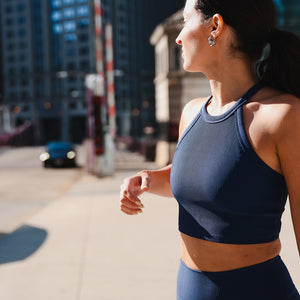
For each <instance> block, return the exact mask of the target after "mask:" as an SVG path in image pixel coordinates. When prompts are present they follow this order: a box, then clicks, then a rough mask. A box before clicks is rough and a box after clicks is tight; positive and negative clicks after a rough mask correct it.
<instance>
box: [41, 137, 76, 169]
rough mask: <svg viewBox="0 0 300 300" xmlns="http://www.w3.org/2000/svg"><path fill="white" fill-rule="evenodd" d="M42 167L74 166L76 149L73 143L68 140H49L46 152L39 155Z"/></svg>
mask: <svg viewBox="0 0 300 300" xmlns="http://www.w3.org/2000/svg"><path fill="white" fill-rule="evenodd" d="M40 160H41V161H42V162H43V163H44V167H50V166H53V167H75V166H76V151H75V148H74V146H73V144H71V143H68V142H50V143H48V144H47V145H46V152H44V153H42V154H41V155H40Z"/></svg>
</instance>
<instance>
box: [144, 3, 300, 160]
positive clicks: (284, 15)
mask: <svg viewBox="0 0 300 300" xmlns="http://www.w3.org/2000/svg"><path fill="white" fill-rule="evenodd" d="M274 3H275V5H276V8H277V12H278V26H279V27H281V28H282V29H285V30H289V31H292V32H294V33H296V34H298V35H299V34H300V20H299V17H298V16H299V12H300V2H299V1H298V0H291V1H287V0H274ZM182 14H183V10H179V11H178V12H176V13H175V14H173V15H172V16H170V17H169V18H167V19H165V20H164V21H163V22H162V23H160V24H159V25H157V26H156V28H155V30H154V31H153V33H152V35H151V38H150V42H151V44H152V45H153V46H154V47H155V50H154V53H155V61H156V68H155V80H154V82H155V102H156V105H155V106H156V121H157V125H158V126H157V128H158V129H157V131H158V134H157V145H156V162H157V163H158V164H159V165H161V166H164V165H166V164H168V163H170V162H171V161H172V159H173V155H174V153H175V149H176V144H177V138H178V125H179V124H178V122H179V119H180V115H181V112H182V109H183V107H184V105H185V104H186V103H187V102H188V101H190V100H191V99H193V98H198V97H205V96H208V95H209V94H210V86H209V82H208V80H207V79H206V77H205V76H204V75H203V74H202V73H189V72H185V71H184V70H183V68H182V58H181V50H180V46H178V45H177V44H176V43H175V39H176V37H177V36H178V33H179V32H180V30H181V29H182V25H181V20H182ZM295 80H296V79H295Z"/></svg>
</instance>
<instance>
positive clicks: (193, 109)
mask: <svg viewBox="0 0 300 300" xmlns="http://www.w3.org/2000/svg"><path fill="white" fill-rule="evenodd" d="M204 100H205V99H195V100H192V101H190V102H189V103H188V104H187V105H186V106H185V107H184V109H183V112H182V115H181V118H180V123H179V138H180V137H181V135H182V133H183V132H184V130H185V129H186V127H187V126H188V125H189V124H190V123H191V121H192V120H193V119H194V117H195V116H196V114H197V113H198V112H199V110H200V108H201V106H202V104H203V102H204ZM171 166H172V165H171V164H170V165H168V166H166V167H164V168H162V169H159V170H155V171H147V170H144V171H141V172H139V173H137V174H135V175H133V176H131V177H127V178H125V179H124V181H123V184H122V185H121V192H120V209H121V210H122V211H123V212H124V213H126V214H128V215H136V214H138V213H141V212H142V208H143V207H144V206H143V204H142V202H141V200H140V198H139V196H140V195H141V194H142V193H144V192H149V193H152V194H156V195H160V196H165V197H173V194H172V191H171V185H170V172H171Z"/></svg>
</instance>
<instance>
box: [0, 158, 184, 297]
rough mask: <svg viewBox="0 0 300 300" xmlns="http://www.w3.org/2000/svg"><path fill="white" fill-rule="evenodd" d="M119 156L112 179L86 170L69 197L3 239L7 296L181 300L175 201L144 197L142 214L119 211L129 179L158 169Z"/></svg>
mask: <svg viewBox="0 0 300 300" xmlns="http://www.w3.org/2000/svg"><path fill="white" fill-rule="evenodd" d="M120 155H121V156H119V157H118V161H117V167H118V171H117V173H116V175H115V176H114V177H107V178H102V179H99V178H97V177H95V176H91V175H87V174H84V176H83V177H82V178H81V179H80V180H79V181H78V182H77V183H76V184H75V185H74V186H73V187H72V188H71V190H69V192H68V193H67V194H66V195H65V196H64V197H63V198H61V199H60V200H58V201H56V202H54V203H52V204H50V205H49V206H47V207H46V208H44V209H42V210H41V211H40V212H38V213H37V214H36V215H34V216H33V217H32V218H30V219H28V221H27V223H26V224H24V225H25V226H23V227H21V228H19V230H17V231H16V232H14V233H12V234H11V235H8V236H5V237H4V238H2V239H0V263H1V264H0V298H1V299H4V300H20V299H22V300H48V299H49V300H50V299H51V300H60V299H62V300H75V299H76V300H94V299H95V300H110V299H111V300H121V299H122V300H123V299H124V300H125V299H131V300H134V299H145V300H147V299H149V300H150V299H151V300H153V299H157V300H159V299H164V300H165V299H175V294H176V275H177V274H176V273H177V267H178V263H179V239H178V232H177V216H176V214H177V205H176V203H175V201H173V200H172V199H168V198H160V197H156V196H155V197H154V196H152V195H145V197H143V203H144V205H145V212H144V213H143V214H142V215H138V216H127V215H125V214H123V213H121V211H120V210H119V186H120V184H121V183H122V181H123V178H124V177H126V176H128V175H131V174H133V173H135V172H136V170H140V169H143V168H151V167H152V168H153V167H155V166H154V164H153V163H145V162H143V160H142V159H141V158H140V157H139V156H137V155H135V154H124V153H123V154H120ZM128 169H130V170H128ZM1 256H2V257H1Z"/></svg>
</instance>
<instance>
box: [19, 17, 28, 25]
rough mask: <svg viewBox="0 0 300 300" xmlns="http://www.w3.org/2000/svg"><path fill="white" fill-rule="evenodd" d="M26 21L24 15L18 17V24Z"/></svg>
mask: <svg viewBox="0 0 300 300" xmlns="http://www.w3.org/2000/svg"><path fill="white" fill-rule="evenodd" d="M25 22H26V19H25V18H24V17H19V18H18V24H24V23H25Z"/></svg>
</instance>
